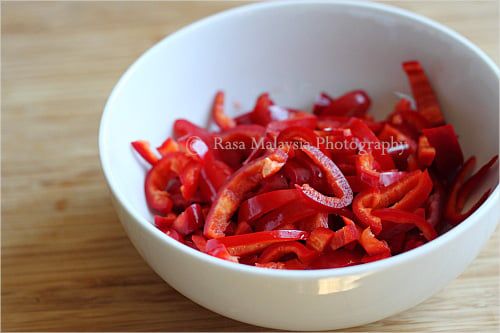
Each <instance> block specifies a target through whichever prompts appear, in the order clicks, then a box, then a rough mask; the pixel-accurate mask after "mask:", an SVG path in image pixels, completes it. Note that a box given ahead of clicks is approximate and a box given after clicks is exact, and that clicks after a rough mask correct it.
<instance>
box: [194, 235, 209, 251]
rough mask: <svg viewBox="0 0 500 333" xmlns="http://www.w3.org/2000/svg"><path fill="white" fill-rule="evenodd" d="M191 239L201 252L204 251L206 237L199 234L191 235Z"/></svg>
mask: <svg viewBox="0 0 500 333" xmlns="http://www.w3.org/2000/svg"><path fill="white" fill-rule="evenodd" d="M191 240H192V241H193V243H194V245H195V246H196V247H197V248H198V250H200V251H201V252H206V246H207V239H206V238H205V237H203V236H201V235H192V236H191Z"/></svg>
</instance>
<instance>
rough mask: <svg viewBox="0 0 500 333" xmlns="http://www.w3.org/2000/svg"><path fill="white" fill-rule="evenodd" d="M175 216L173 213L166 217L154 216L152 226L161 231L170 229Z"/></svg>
mask: <svg viewBox="0 0 500 333" xmlns="http://www.w3.org/2000/svg"><path fill="white" fill-rule="evenodd" d="M176 218H177V215H175V214H174V213H168V214H167V216H160V215H155V217H154V224H155V227H157V228H158V229H160V230H161V229H162V228H163V227H171V226H172V223H174V221H175V219H176Z"/></svg>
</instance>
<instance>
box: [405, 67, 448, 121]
mask: <svg viewBox="0 0 500 333" xmlns="http://www.w3.org/2000/svg"><path fill="white" fill-rule="evenodd" d="M403 70H404V71H405V72H406V75H407V76H408V81H409V82H410V86H411V90H412V93H413V98H414V99H415V103H416V104H417V109H418V112H419V113H420V114H421V115H422V116H424V117H425V119H427V120H428V121H429V122H431V123H432V125H434V126H440V125H443V124H444V117H443V114H442V113H441V109H440V107H439V103H438V100H437V98H436V95H435V94H434V90H433V89H432V87H431V84H430V83H429V80H428V78H427V75H426V74H425V71H424V69H423V68H422V66H421V65H420V63H419V62H418V61H407V62H404V63H403Z"/></svg>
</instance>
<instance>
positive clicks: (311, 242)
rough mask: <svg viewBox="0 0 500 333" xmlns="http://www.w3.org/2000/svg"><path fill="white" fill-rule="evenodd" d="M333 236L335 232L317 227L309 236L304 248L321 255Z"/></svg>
mask: <svg viewBox="0 0 500 333" xmlns="http://www.w3.org/2000/svg"><path fill="white" fill-rule="evenodd" d="M334 234H335V232H334V231H332V230H330V229H328V228H325V227H318V228H316V229H314V230H313V231H312V232H311V233H310V234H309V237H308V238H307V240H306V246H307V247H308V248H310V249H311V250H314V251H316V252H320V253H321V252H323V251H324V250H325V249H326V247H327V246H328V244H329V243H330V241H331V239H332V237H333V235H334Z"/></svg>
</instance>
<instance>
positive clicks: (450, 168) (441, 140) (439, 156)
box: [422, 124, 464, 178]
mask: <svg viewBox="0 0 500 333" xmlns="http://www.w3.org/2000/svg"><path fill="white" fill-rule="evenodd" d="M422 132H423V134H424V135H425V137H426V138H427V140H428V141H429V144H430V145H431V146H432V147H434V149H436V157H435V158H434V163H435V165H436V169H437V171H438V172H439V173H440V175H441V176H442V177H445V178H452V177H453V176H454V175H455V174H456V171H457V169H458V168H460V166H461V165H462V164H463V162H464V155H463V153H462V149H461V148H460V143H459V142H458V139H457V135H456V134H455V130H454V129H453V126H452V125H450V124H448V125H444V126H439V127H433V128H427V129H424V130H422Z"/></svg>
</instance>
